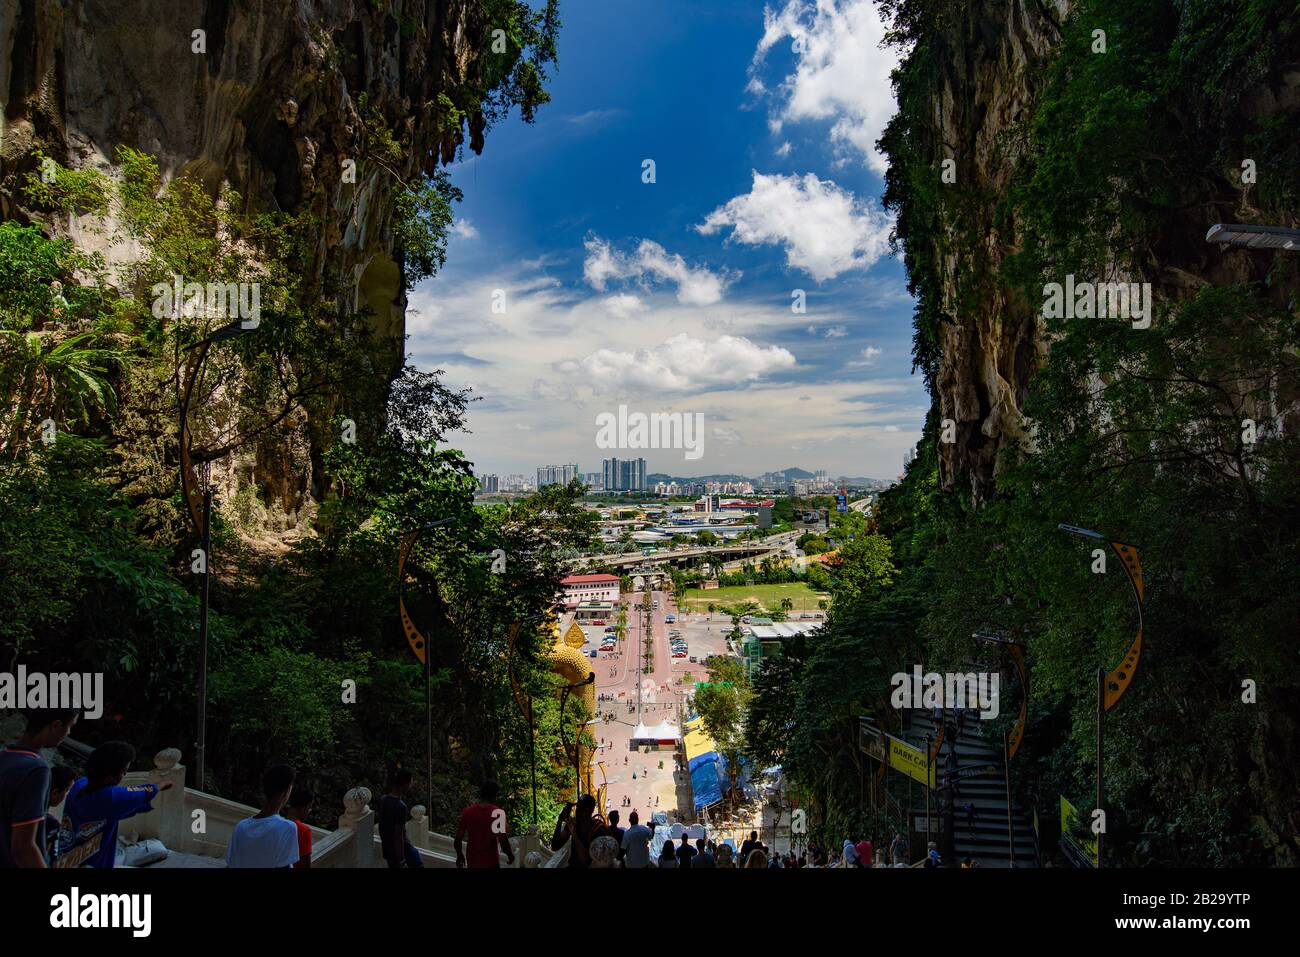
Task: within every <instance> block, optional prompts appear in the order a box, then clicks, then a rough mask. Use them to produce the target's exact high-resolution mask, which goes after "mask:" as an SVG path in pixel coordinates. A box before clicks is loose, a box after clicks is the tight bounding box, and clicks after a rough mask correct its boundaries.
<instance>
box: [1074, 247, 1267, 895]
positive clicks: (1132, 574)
mask: <svg viewBox="0 0 1300 957" xmlns="http://www.w3.org/2000/svg"><path fill="white" fill-rule="evenodd" d="M1232 228H1243V229H1244V228H1246V227H1232ZM1250 228H1252V229H1266V228H1267V227H1262V226H1261V227H1250ZM1210 233H1211V235H1213V234H1214V230H1213V229H1212V230H1210ZM1207 238H1209V237H1207ZM1287 248H1290V247H1287ZM1057 527H1058V528H1059V529H1060V530H1061V531H1063V532H1069V533H1070V534H1072V535H1082V536H1083V537H1085V538H1092V539H1096V540H1097V541H1102V542H1105V543H1106V544H1107V545H1109V546H1110V547H1111V548H1112V549H1113V550H1114V552H1115V554H1116V555H1118V556H1119V560H1120V562H1121V563H1122V564H1123V566H1124V571H1125V573H1127V575H1128V582H1129V585H1130V586H1131V587H1132V589H1133V599H1134V601H1135V602H1136V603H1137V613H1138V621H1137V634H1136V635H1135V636H1134V638H1133V641H1132V643H1131V644H1130V645H1129V648H1128V651H1126V652H1125V653H1124V659H1123V660H1122V661H1121V662H1120V663H1119V664H1118V665H1116V666H1115V667H1114V668H1112V669H1111V670H1110V671H1109V672H1108V671H1106V670H1105V669H1104V668H1098V669H1097V808H1096V810H1098V811H1101V812H1102V822H1103V823H1102V827H1101V829H1100V830H1098V831H1097V869H1098V870H1100V869H1101V867H1102V866H1103V861H1104V858H1103V857H1102V842H1103V839H1104V836H1105V832H1106V830H1105V820H1106V819H1105V797H1106V793H1105V786H1104V780H1103V770H1104V768H1105V751H1104V747H1105V723H1106V712H1107V711H1109V710H1110V709H1111V708H1113V707H1115V705H1117V704H1119V699H1120V698H1121V697H1123V696H1124V692H1125V691H1127V690H1128V688H1129V685H1130V684H1131V683H1132V681H1133V676H1134V674H1135V673H1136V672H1137V668H1138V662H1139V661H1140V660H1141V658H1142V632H1143V629H1144V627H1145V620H1144V614H1143V613H1144V611H1145V608H1146V589H1145V586H1144V585H1143V583H1142V563H1141V561H1140V560H1139V558H1138V550H1137V549H1136V548H1134V547H1133V546H1132V545H1127V544H1125V543H1124V542H1117V541H1112V540H1111V539H1108V538H1107V537H1106V536H1105V535H1102V534H1101V533H1100V532H1094V531H1091V530H1090V529H1086V528H1079V527H1078V526H1075V525H1064V524H1062V525H1058V526H1057Z"/></svg>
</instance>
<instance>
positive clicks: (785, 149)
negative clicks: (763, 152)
mask: <svg viewBox="0 0 1300 957" xmlns="http://www.w3.org/2000/svg"><path fill="white" fill-rule="evenodd" d="M776 155H777V156H780V157H781V158H782V159H784V158H785V157H787V156H789V155H790V141H789V140H786V141H785V142H784V143H782V144H781V145H780V146H778V147H777V148H776Z"/></svg>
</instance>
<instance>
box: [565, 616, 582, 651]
mask: <svg viewBox="0 0 1300 957" xmlns="http://www.w3.org/2000/svg"><path fill="white" fill-rule="evenodd" d="M564 643H565V644H566V645H568V646H569V647H570V648H581V647H582V646H583V645H585V644H586V643H587V636H586V635H584V634H583V633H582V629H581V628H579V627H578V623H577V622H576V621H575V622H574V623H573V624H572V625H570V626H569V630H568V631H566V632H565V633H564Z"/></svg>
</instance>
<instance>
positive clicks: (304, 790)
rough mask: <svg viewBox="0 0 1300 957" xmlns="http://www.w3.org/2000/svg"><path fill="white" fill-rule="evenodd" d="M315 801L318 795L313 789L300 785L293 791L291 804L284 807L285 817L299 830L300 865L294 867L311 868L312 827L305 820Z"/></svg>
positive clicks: (290, 799)
mask: <svg viewBox="0 0 1300 957" xmlns="http://www.w3.org/2000/svg"><path fill="white" fill-rule="evenodd" d="M315 801H316V795H314V794H312V792H311V788H309V787H307V786H306V785H302V784H300V785H298V786H297V787H295V788H294V789H293V794H292V795H290V797H289V803H288V804H286V805H285V806H284V812H283V813H284V816H285V817H287V818H288V819H289V820H291V821H293V823H294V826H295V827H296V828H297V829H298V863H297V864H295V865H293V866H294V867H299V868H305V867H311V827H309V826H308V824H307V822H306V820H305V818H306V817H307V815H308V814H310V813H311V806H312V804H314V803H315Z"/></svg>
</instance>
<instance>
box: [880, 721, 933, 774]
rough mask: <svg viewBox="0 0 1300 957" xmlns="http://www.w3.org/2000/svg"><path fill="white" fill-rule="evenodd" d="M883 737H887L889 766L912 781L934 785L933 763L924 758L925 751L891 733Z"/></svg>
mask: <svg viewBox="0 0 1300 957" xmlns="http://www.w3.org/2000/svg"><path fill="white" fill-rule="evenodd" d="M885 737H887V738H888V739H889V766H890V767H891V768H893V769H894V770H895V771H899V772H901V773H903V774H906V775H907V776H908V777H909V778H911V779H912V780H913V781H917V782H919V783H921V784H928V785H929V786H930V787H934V770H935V769H934V764H933V763H932V762H930V761H927V760H926V757H925V752H924V751H922V750H921V749H920V748H914V747H912V746H911V745H910V744H908V743H907V742H906V741H900V740H899V739H898V738H896V737H894V736H893V735H892V734H887V735H885Z"/></svg>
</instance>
